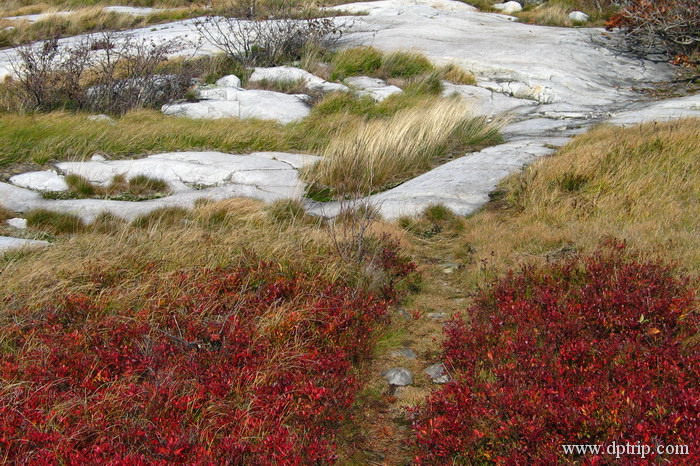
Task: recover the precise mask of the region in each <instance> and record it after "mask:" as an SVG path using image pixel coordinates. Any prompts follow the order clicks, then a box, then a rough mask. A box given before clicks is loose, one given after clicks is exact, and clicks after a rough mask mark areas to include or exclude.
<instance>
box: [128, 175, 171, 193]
mask: <svg viewBox="0 0 700 466" xmlns="http://www.w3.org/2000/svg"><path fill="white" fill-rule="evenodd" d="M128 184H129V187H128V189H127V192H128V193H129V194H133V195H135V196H143V195H150V194H153V193H165V192H167V191H168V190H169V189H170V187H169V186H168V183H167V182H165V181H164V180H161V179H158V178H150V177H148V176H146V175H137V176H135V177H133V178H131V179H130V180H129V182H128Z"/></svg>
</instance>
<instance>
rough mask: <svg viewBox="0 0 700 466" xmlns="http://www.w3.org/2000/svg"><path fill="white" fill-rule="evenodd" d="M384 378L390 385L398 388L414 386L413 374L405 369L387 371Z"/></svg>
mask: <svg viewBox="0 0 700 466" xmlns="http://www.w3.org/2000/svg"><path fill="white" fill-rule="evenodd" d="M382 376H383V377H384V379H386V381H387V382H388V383H389V385H394V386H397V387H405V386H406V385H412V384H413V374H412V373H411V371H409V370H408V369H405V368H403V367H394V368H392V369H389V370H387V371H384V372H382Z"/></svg>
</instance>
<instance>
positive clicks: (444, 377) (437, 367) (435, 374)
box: [423, 362, 450, 384]
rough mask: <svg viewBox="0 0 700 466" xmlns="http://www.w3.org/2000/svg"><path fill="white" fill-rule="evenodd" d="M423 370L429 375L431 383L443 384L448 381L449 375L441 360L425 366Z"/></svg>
mask: <svg viewBox="0 0 700 466" xmlns="http://www.w3.org/2000/svg"><path fill="white" fill-rule="evenodd" d="M423 372H424V373H425V374H426V375H427V376H428V377H430V380H432V381H433V383H438V384H443V383H447V382H449V381H450V375H449V374H448V373H447V369H446V368H445V365H444V364H443V363H441V362H439V363H437V364H433V365H431V366H428V367H426V368H425V370H423Z"/></svg>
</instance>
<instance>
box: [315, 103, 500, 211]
mask: <svg viewBox="0 0 700 466" xmlns="http://www.w3.org/2000/svg"><path fill="white" fill-rule="evenodd" d="M497 134H498V125H497V124H495V123H489V122H487V121H486V120H485V119H483V118H477V117H474V116H473V115H472V113H471V109H470V108H469V106H468V105H467V104H466V103H465V102H464V101H462V100H458V99H442V100H437V101H434V102H433V103H430V104H426V106H425V107H421V108H414V109H409V110H404V111H400V112H398V113H396V114H395V115H394V116H392V117H391V118H388V119H385V120H375V121H363V122H360V123H358V124H357V125H356V126H355V127H353V128H352V129H351V130H348V131H347V132H346V133H344V134H343V135H342V136H339V137H338V138H336V139H334V140H333V142H332V144H330V145H329V146H328V147H327V149H326V150H325V152H324V154H323V155H324V159H323V160H322V161H320V162H319V163H317V164H316V165H314V166H311V167H309V168H307V169H306V170H304V171H303V172H302V176H303V177H304V178H305V179H306V180H307V181H308V182H309V183H311V184H312V185H314V186H317V187H325V188H330V189H332V190H333V192H334V193H335V195H337V196H340V197H344V196H354V195H359V194H367V193H371V192H375V191H379V190H383V189H386V188H387V187H390V186H393V185H396V184H398V183H400V182H402V181H405V180H406V179H408V178H410V177H412V176H415V175H416V174H417V173H420V172H422V171H425V170H427V169H429V168H431V167H432V166H434V165H435V164H437V163H439V162H440V161H442V160H445V159H446V158H447V157H448V156H449V155H451V154H453V153H455V152H460V151H462V152H466V150H467V148H468V147H469V146H474V145H478V144H483V143H484V142H485V141H488V140H492V139H493V138H495V137H496V136H497Z"/></svg>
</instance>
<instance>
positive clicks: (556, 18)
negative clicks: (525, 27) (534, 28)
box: [517, 4, 573, 26]
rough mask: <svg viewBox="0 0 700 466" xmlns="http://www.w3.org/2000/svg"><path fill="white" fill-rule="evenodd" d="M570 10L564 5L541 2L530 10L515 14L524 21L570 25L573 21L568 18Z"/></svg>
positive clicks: (545, 24) (548, 24) (544, 24)
mask: <svg viewBox="0 0 700 466" xmlns="http://www.w3.org/2000/svg"><path fill="white" fill-rule="evenodd" d="M570 11H571V10H570V9H569V8H567V7H566V6H564V5H559V4H552V5H549V4H543V5H540V6H538V7H537V8H533V9H532V10H525V11H521V12H520V13H518V14H517V16H518V18H520V19H521V20H523V21H525V22H526V23H532V24H541V25H543V26H572V25H573V23H572V22H571V20H570V19H569V12H570Z"/></svg>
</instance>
